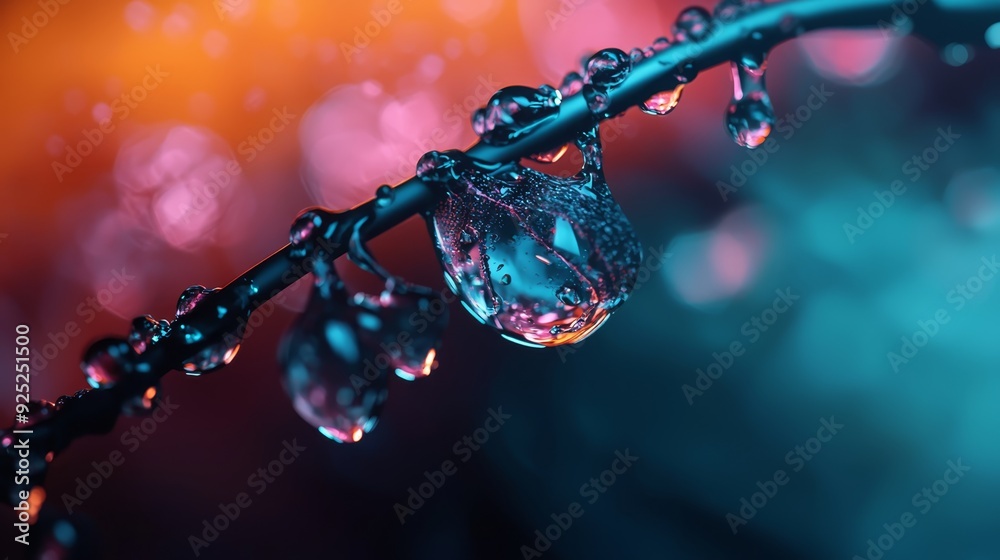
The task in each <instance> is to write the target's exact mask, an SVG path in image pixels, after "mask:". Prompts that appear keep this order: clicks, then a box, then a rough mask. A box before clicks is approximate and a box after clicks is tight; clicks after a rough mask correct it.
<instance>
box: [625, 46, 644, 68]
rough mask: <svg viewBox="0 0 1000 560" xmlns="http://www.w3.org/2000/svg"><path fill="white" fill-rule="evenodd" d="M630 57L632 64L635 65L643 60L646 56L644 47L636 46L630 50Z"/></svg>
mask: <svg viewBox="0 0 1000 560" xmlns="http://www.w3.org/2000/svg"><path fill="white" fill-rule="evenodd" d="M628 57H629V59H630V60H631V61H632V64H633V65H634V64H638V63H640V62H642V61H643V60H644V59H645V58H646V55H644V54H643V53H642V49H638V48H636V49H632V50H630V51H629V52H628Z"/></svg>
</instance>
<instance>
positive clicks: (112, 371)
mask: <svg viewBox="0 0 1000 560" xmlns="http://www.w3.org/2000/svg"><path fill="white" fill-rule="evenodd" d="M135 355H136V354H135V352H134V351H133V350H132V346H131V345H130V344H129V343H128V342H127V341H125V340H122V339H119V338H104V339H101V340H98V341H97V342H95V343H93V344H91V345H90V347H89V348H88V349H87V351H86V352H85V353H84V355H83V361H82V362H81V363H80V368H81V369H82V370H83V373H84V375H86V376H87V383H88V384H89V385H90V386H91V387H93V388H95V389H97V388H103V387H111V386H113V385H114V384H115V383H118V382H119V381H121V380H122V379H124V378H125V376H126V375H128V373H129V371H131V365H132V360H133V358H134V357H135Z"/></svg>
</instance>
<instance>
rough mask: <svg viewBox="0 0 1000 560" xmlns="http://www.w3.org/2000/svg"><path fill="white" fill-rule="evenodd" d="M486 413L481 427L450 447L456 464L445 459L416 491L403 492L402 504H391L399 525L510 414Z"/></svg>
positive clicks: (500, 426)
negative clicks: (404, 494) (456, 460)
mask: <svg viewBox="0 0 1000 560" xmlns="http://www.w3.org/2000/svg"><path fill="white" fill-rule="evenodd" d="M487 413H488V415H487V416H486V420H484V421H483V426H482V427H481V428H476V429H475V430H474V431H473V432H472V433H471V434H470V435H467V436H463V437H462V438H461V439H459V440H458V441H456V442H455V445H453V446H452V448H451V451H452V453H454V455H455V457H456V458H457V459H458V462H455V461H453V460H452V459H446V460H445V461H444V462H442V463H441V468H439V469H435V470H433V471H424V479H425V480H424V481H422V482H421V483H420V484H418V485H417V487H416V488H414V487H413V486H410V487H409V488H407V489H406V500H404V502H405V505H404V503H401V502H396V503H395V504H393V505H392V511H393V512H395V514H396V518H397V519H399V524H400V525H406V521H407V519H406V518H407V516H411V515H414V514H415V513H416V512H417V510H419V509H420V508H422V507H424V505H425V504H426V503H427V502H428V501H429V500H430V499H431V498H433V497H434V494H436V493H437V491H438V490H440V489H441V487H443V486H444V484H445V483H446V482H448V478H449V477H451V476H454V475H455V474H456V473H457V472H458V466H459V463H467V462H468V461H469V459H471V458H472V455H473V453H475V452H476V451H479V450H480V449H482V448H483V446H484V445H486V443H487V442H489V441H490V437H492V435H493V434H495V433H497V432H498V431H500V428H502V427H503V426H504V423H505V422H507V420H510V418H511V415H510V414H504V412H503V407H502V406H498V407H497V408H496V409H495V410H494V409H492V408H491V409H489V410H487Z"/></svg>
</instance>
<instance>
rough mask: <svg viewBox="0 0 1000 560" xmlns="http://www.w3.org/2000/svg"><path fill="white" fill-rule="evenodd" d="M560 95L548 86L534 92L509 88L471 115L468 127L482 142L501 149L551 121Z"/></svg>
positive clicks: (494, 96) (532, 89) (557, 109)
mask: <svg viewBox="0 0 1000 560" xmlns="http://www.w3.org/2000/svg"><path fill="white" fill-rule="evenodd" d="M561 103H562V93H560V91H559V90H557V89H555V88H553V87H552V86H549V85H543V86H541V87H539V88H538V89H534V88H530V87H526V86H510V87H505V88H503V89H501V90H500V91H498V92H496V93H494V94H493V97H491V98H490V100H489V101H488V102H487V103H486V107H484V108H483V109H482V110H481V111H482V112H479V111H477V112H475V113H473V115H472V127H473V130H476V131H477V132H476V133H477V134H478V135H479V137H480V138H482V140H483V142H486V143H487V144H491V145H494V146H505V145H507V144H510V143H511V142H513V141H515V140H517V139H518V138H520V137H521V136H523V135H524V134H527V133H528V132H529V131H531V130H533V129H534V128H536V127H537V126H539V125H540V124H542V123H544V122H546V121H548V120H550V119H552V118H555V116H556V115H557V114H558V113H559V105H560V104H561Z"/></svg>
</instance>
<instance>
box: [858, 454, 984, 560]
mask: <svg viewBox="0 0 1000 560" xmlns="http://www.w3.org/2000/svg"><path fill="white" fill-rule="evenodd" d="M946 465H947V467H948V468H947V469H945V471H944V474H943V475H942V476H941V478H939V479H937V480H935V481H934V482H932V483H931V484H929V485H927V486H925V487H923V488H922V489H921V490H920V491H919V492H917V493H916V494H914V495H913V498H911V499H910V503H911V504H912V505H913V507H914V509H916V511H917V512H918V513H919V514H920V515H927V514H928V513H930V511H931V510H932V509H934V506H935V505H937V503H938V502H940V501H941V498H943V497H944V496H945V494H947V493H948V490H950V489H951V487H952V486H954V485H956V484H958V483H959V482H961V481H962V478H964V477H965V475H966V473H968V472H969V471H970V470H972V467H970V466H968V465H963V464H962V458H961V457H959V458H958V459H955V460H954V461H948V462H947V463H946ZM895 519H899V521H895ZM895 519H894V520H893V521H890V522H888V523H883V524H882V529H884V532H883V533H881V534H880V535H878V536H877V537H875V538H873V539H868V542H866V543H865V544H867V545H868V548H867V549H866V550H865V555H864V556H861V555H860V554H855V555H854V556H853V557H851V560H881V558H882V557H883V556H885V553H886V552H889V551H890V550H892V547H894V546H896V543H898V542H899V541H900V540H902V539H903V537H905V536H906V533H907V530H908V529H912V528H913V527H914V526H916V524H917V520H918V519H919V518H918V517H917V516H916V515H914V513H913V510H906V511H904V512H903V513H902V514H900V515H899V517H898V518H895Z"/></svg>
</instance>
